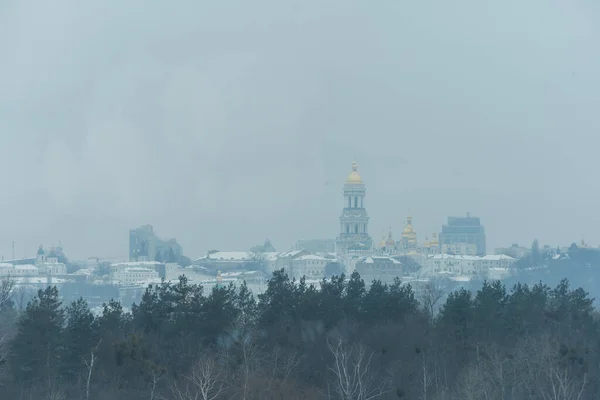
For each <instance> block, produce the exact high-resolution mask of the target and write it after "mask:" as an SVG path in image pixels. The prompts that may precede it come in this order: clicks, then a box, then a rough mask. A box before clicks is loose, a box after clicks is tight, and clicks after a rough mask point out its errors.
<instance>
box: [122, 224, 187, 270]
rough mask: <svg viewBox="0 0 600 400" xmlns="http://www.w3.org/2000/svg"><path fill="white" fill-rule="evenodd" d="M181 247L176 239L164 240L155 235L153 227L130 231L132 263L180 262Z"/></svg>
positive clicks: (130, 258)
mask: <svg viewBox="0 0 600 400" xmlns="http://www.w3.org/2000/svg"><path fill="white" fill-rule="evenodd" d="M182 255H183V250H182V248H181V245H180V244H179V243H177V240H175V239H169V240H162V239H160V238H159V237H158V236H156V234H155V233H154V228H153V227H152V225H144V226H141V227H139V228H137V229H131V230H130V231H129V260H130V261H142V260H144V261H160V262H177V263H178V262H180V261H181V257H182Z"/></svg>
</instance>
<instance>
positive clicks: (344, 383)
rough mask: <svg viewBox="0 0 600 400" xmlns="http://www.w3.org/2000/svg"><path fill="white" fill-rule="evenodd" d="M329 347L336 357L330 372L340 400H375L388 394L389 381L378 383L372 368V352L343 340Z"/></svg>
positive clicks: (338, 340)
mask: <svg viewBox="0 0 600 400" xmlns="http://www.w3.org/2000/svg"><path fill="white" fill-rule="evenodd" d="M328 346H329V350H330V352H331V354H332V355H333V357H334V362H333V366H331V367H330V368H329V371H330V372H331V373H332V374H333V376H334V385H333V386H334V387H335V390H336V391H337V394H338V396H339V398H340V400H373V399H376V398H378V397H381V396H383V395H384V394H385V393H387V392H388V390H386V387H387V383H388V382H387V381H385V380H383V381H381V382H380V383H379V384H377V383H376V379H375V377H376V374H375V371H373V370H372V368H371V360H372V358H373V353H372V352H367V349H366V348H365V347H364V346H362V345H352V346H347V345H346V343H344V341H343V339H341V338H339V339H337V340H336V341H335V342H334V343H328Z"/></svg>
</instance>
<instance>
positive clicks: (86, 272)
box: [74, 268, 94, 275]
mask: <svg viewBox="0 0 600 400" xmlns="http://www.w3.org/2000/svg"><path fill="white" fill-rule="evenodd" d="M74 274H75V275H93V274H94V271H93V270H91V269H89V268H81V269H78V270H77V271H75V272H74Z"/></svg>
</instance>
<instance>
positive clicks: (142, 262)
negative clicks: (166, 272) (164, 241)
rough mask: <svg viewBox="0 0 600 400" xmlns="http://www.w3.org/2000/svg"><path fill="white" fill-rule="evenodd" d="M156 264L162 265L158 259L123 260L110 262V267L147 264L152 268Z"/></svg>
mask: <svg viewBox="0 0 600 400" xmlns="http://www.w3.org/2000/svg"><path fill="white" fill-rule="evenodd" d="M156 265H162V263H160V262H158V261H125V262H118V263H114V264H111V267H141V266H147V267H152V268H154V267H155V266H156Z"/></svg>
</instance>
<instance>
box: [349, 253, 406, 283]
mask: <svg viewBox="0 0 600 400" xmlns="http://www.w3.org/2000/svg"><path fill="white" fill-rule="evenodd" d="M355 269H356V272H358V273H359V274H360V277H361V278H362V279H363V280H364V281H365V283H366V284H370V283H372V282H373V281H374V280H379V281H381V282H383V283H388V284H389V283H392V282H393V281H394V278H400V277H402V275H403V271H402V263H401V262H400V261H398V260H395V259H393V258H391V257H378V256H369V257H364V258H363V259H361V260H359V261H358V262H357V263H356V267H355Z"/></svg>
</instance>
